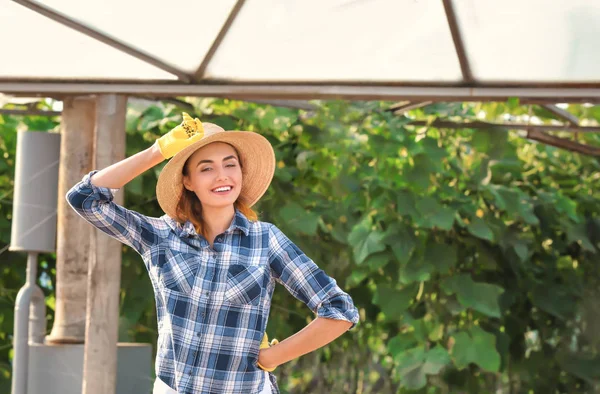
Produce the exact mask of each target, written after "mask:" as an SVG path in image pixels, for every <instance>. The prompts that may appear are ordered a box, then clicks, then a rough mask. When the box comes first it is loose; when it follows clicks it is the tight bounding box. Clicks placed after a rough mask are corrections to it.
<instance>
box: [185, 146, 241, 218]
mask: <svg viewBox="0 0 600 394" xmlns="http://www.w3.org/2000/svg"><path fill="white" fill-rule="evenodd" d="M186 168H187V175H184V177H183V185H184V186H185V188H186V189H188V190H190V191H193V192H194V193H196V196H198V199H199V200H200V202H201V203H202V206H203V207H214V208H222V207H226V206H228V205H233V203H234V202H235V201H236V200H237V198H238V197H239V195H240V192H241V190H242V168H241V167H240V162H239V159H238V156H237V153H236V152H235V149H233V147H232V146H231V145H229V144H225V143H222V142H213V143H212V144H208V145H206V146H204V147H202V148H200V149H198V150H197V151H196V152H194V154H193V155H192V156H190V158H189V159H188V161H187V164H186Z"/></svg>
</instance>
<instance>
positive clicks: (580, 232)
mask: <svg viewBox="0 0 600 394" xmlns="http://www.w3.org/2000/svg"><path fill="white" fill-rule="evenodd" d="M566 233H567V240H568V241H569V242H575V243H580V244H581V247H582V248H583V249H585V250H587V251H588V252H595V251H596V249H595V248H594V245H593V244H592V242H591V241H590V239H589V238H588V236H587V230H586V224H585V223H579V224H575V225H573V224H570V223H568V224H566Z"/></svg>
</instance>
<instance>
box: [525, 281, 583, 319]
mask: <svg viewBox="0 0 600 394" xmlns="http://www.w3.org/2000/svg"><path fill="white" fill-rule="evenodd" d="M531 302H532V303H533V305H535V306H536V307H538V308H540V309H541V310H543V311H546V312H548V313H550V314H551V315H554V316H556V317H558V318H560V319H562V320H567V319H568V318H569V317H571V316H573V313H574V312H575V310H576V309H577V302H576V299H575V297H573V296H572V295H571V294H570V293H569V291H568V290H567V288H565V287H563V286H557V285H554V284H551V283H545V284H540V285H537V286H535V287H534V289H533V291H532V292H531Z"/></svg>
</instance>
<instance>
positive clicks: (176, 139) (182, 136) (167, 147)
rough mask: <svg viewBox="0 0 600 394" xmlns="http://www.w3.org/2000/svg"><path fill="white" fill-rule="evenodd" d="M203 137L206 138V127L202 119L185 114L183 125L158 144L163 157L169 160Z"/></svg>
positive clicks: (176, 127)
mask: <svg viewBox="0 0 600 394" xmlns="http://www.w3.org/2000/svg"><path fill="white" fill-rule="evenodd" d="M202 137H204V127H203V126H202V122H200V119H198V118H196V119H192V117H191V116H190V115H188V114H187V113H185V112H184V113H183V121H182V122H181V124H179V125H177V126H175V127H174V128H173V130H171V131H169V132H168V133H167V134H165V135H163V136H162V137H160V138H159V139H157V140H156V144H157V145H158V149H159V150H160V153H161V154H162V155H163V157H164V158H165V159H169V158H171V157H173V156H175V155H176V154H177V153H179V152H180V151H181V150H183V149H184V148H187V147H188V146H190V145H192V144H193V143H194V142H197V141H199V140H201V139H202Z"/></svg>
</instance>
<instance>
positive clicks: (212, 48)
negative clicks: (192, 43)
mask: <svg viewBox="0 0 600 394" xmlns="http://www.w3.org/2000/svg"><path fill="white" fill-rule="evenodd" d="M244 2H245V0H238V1H237V2H236V3H235V5H234V6H233V8H232V9H231V12H230V13H229V16H228V17H227V20H226V21H225V23H224V24H223V27H221V31H219V34H217V37H216V38H215V40H214V41H213V43H212V45H211V46H210V49H209V50H208V52H207V54H206V56H205V57H204V60H202V63H201V64H200V66H198V69H197V70H196V73H195V74H194V81H196V82H199V81H201V80H202V78H203V77H204V74H205V72H206V68H207V67H208V63H210V61H211V60H212V58H213V56H214V54H215V53H216V52H217V49H218V48H219V45H221V42H222V41H223V39H224V38H225V35H226V34H227V32H228V31H229V28H230V27H231V25H232V24H233V21H234V20H235V18H236V17H237V16H238V14H239V12H240V9H241V8H242V6H243V5H244Z"/></svg>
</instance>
